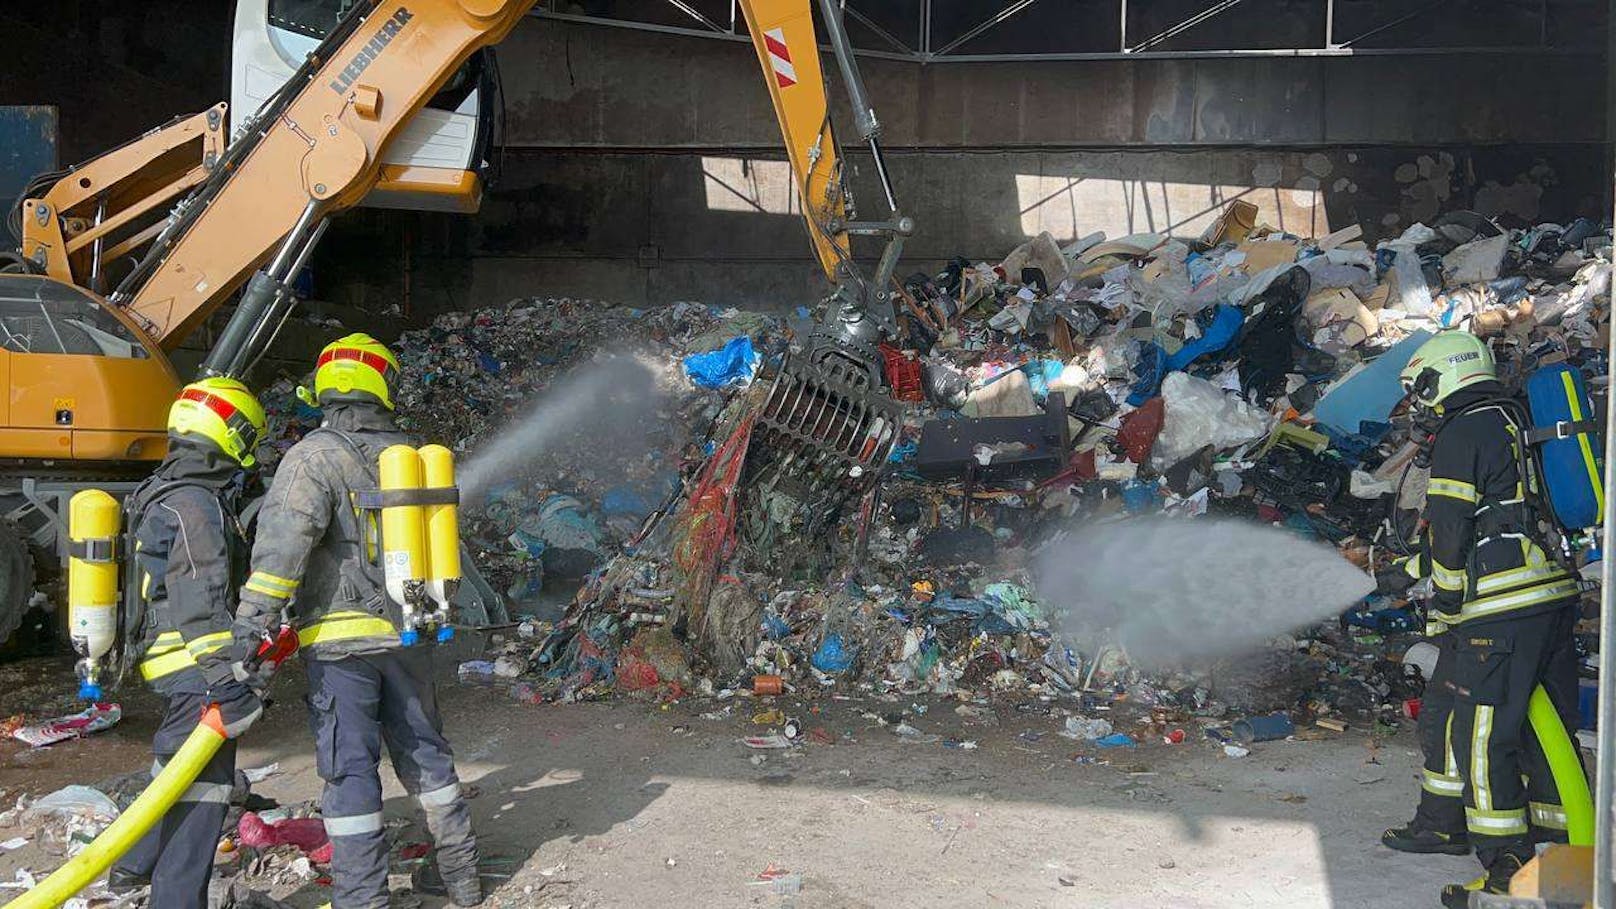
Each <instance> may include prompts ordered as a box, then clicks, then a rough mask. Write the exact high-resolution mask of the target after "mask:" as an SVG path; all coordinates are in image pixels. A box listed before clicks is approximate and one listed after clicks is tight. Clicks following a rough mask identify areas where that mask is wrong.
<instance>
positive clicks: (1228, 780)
mask: <svg viewBox="0 0 1616 909" xmlns="http://www.w3.org/2000/svg"><path fill="white" fill-rule="evenodd" d="M473 647H474V645H473V644H471V643H470V642H467V643H463V644H457V645H456V646H455V647H454V648H453V650H452V651H451V652H449V653H445V654H442V656H443V657H445V659H443V660H441V664H440V670H441V673H442V676H443V681H442V683H441V685H440V695H441V697H442V702H443V708H444V715H445V720H446V725H447V731H448V733H449V736H450V738H451V740H452V741H453V742H454V743H455V746H456V751H457V755H458V763H459V767H460V772H461V775H462V778H463V779H464V780H466V781H467V782H471V783H474V784H475V786H476V787H477V790H478V795H477V797H476V798H475V800H474V801H473V810H474V813H475V816H476V819H477V823H478V825H479V829H480V833H481V837H482V842H483V851H484V855H485V859H486V861H485V870H486V871H488V872H491V873H492V874H493V875H494V876H491V877H489V878H488V881H489V883H490V884H495V883H498V884H499V889H498V891H497V893H496V895H495V896H494V897H492V898H491V899H490V900H489V901H488V903H487V905H490V906H509V907H517V906H522V907H527V906H533V907H563V906H568V907H575V909H581V907H610V906H643V905H667V906H695V905H700V906H709V907H731V906H735V907H742V906H745V907H754V906H756V907H772V906H781V907H785V906H790V907H800V909H810V907H920V906H927V907H931V906H1036V907H1044V906H1050V907H1062V906H1082V907H1141V906H1163V907H1223V906H1241V907H1246V906H1257V907H1280V906H1284V907H1315V906H1317V907H1325V906H1329V907H1340V909H1345V907H1377V909H1380V907H1402V906H1408V907H1415V906H1433V905H1435V904H1436V894H1437V891H1438V890H1439V889H1440V887H1441V885H1442V884H1443V883H1445V882H1448V881H1450V880H1458V879H1461V878H1462V877H1468V876H1470V875H1471V874H1473V873H1474V872H1473V870H1472V869H1473V868H1474V867H1475V865H1474V860H1472V859H1458V858H1449V857H1414V856H1406V855H1399V854H1396V853H1393V852H1390V851H1388V850H1386V849H1385V848H1383V847H1381V846H1380V845H1379V844H1378V842H1377V838H1378V836H1379V833H1380V831H1381V830H1382V829H1383V828H1384V827H1386V826H1388V825H1390V824H1392V823H1397V822H1401V821H1403V820H1406V819H1407V817H1408V816H1409V814H1410V813H1411V811H1412V805H1413V801H1414V798H1415V795H1416V792H1417V788H1418V783H1417V769H1418V760H1417V756H1416V751H1415V748H1416V746H1415V742H1414V739H1413V735H1412V730H1407V731H1404V732H1402V733H1400V734H1399V735H1398V736H1396V737H1395V738H1393V739H1391V740H1388V741H1386V742H1385V743H1383V744H1382V746H1381V747H1378V748H1374V747H1371V744H1370V742H1369V739H1368V738H1367V737H1366V736H1365V735H1362V734H1358V733H1354V732H1348V733H1347V734H1346V735H1344V736H1342V737H1340V738H1339V739H1336V740H1331V741H1290V742H1272V743H1264V744H1259V745H1256V746H1254V749H1253V752H1252V754H1251V755H1250V756H1249V757H1246V758H1243V759H1230V758H1227V757H1225V756H1224V755H1223V753H1222V751H1221V750H1220V749H1219V748H1217V747H1216V746H1214V745H1212V744H1210V743H1204V742H1202V743H1194V744H1187V745H1180V746H1166V745H1162V744H1150V745H1147V746H1144V747H1140V748H1138V749H1131V750H1110V751H1106V750H1099V749H1095V748H1094V747H1093V746H1092V745H1087V744H1080V743H1077V742H1073V741H1070V740H1067V739H1065V738H1062V737H1060V736H1058V735H1056V734H1055V731H1056V730H1057V729H1058V728H1060V720H1059V718H1058V717H1052V716H1046V715H1040V714H1038V713H1036V712H1031V713H1029V712H1024V711H1020V710H1017V709H1015V708H1014V707H1013V706H1010V705H1005V706H1003V707H1001V708H1000V709H999V710H997V711H996V716H993V715H990V716H988V717H984V718H981V719H969V718H965V717H961V716H960V715H958V714H957V713H956V712H955V706H956V705H955V704H954V703H952V702H947V701H932V702H930V709H928V711H927V712H926V714H924V715H922V716H918V717H914V718H913V719H912V722H913V724H914V725H916V726H918V727H920V728H921V729H922V731H924V732H927V733H935V734H939V735H941V736H943V738H944V739H945V740H947V739H949V738H957V739H968V740H974V741H976V742H978V743H979V747H977V748H975V749H972V750H966V749H961V748H949V747H946V746H945V745H944V744H943V743H941V742H931V743H925V744H921V743H909V742H905V741H904V740H901V739H899V738H898V737H896V736H894V735H893V733H892V732H891V731H890V730H888V729H886V728H883V727H881V726H880V725H879V724H878V723H876V722H873V721H871V720H868V719H865V718H864V717H863V715H862V714H863V713H865V712H867V711H871V712H875V713H882V712H887V711H891V710H896V709H901V708H903V707H907V706H908V705H909V704H910V703H911V700H909V699H905V700H903V701H892V702H884V701H882V700H880V699H879V698H876V697H867V698H864V699H862V700H856V701H835V700H824V701H820V702H819V703H820V705H821V709H820V712H819V713H818V714H814V713H812V712H809V711H807V710H802V711H801V715H802V717H803V719H804V725H805V726H806V727H808V728H809V729H813V728H815V727H822V728H823V729H824V730H825V732H827V733H829V737H830V738H832V739H834V740H835V743H834V744H809V745H806V746H804V747H802V748H801V749H798V750H794V751H791V752H780V751H772V752H756V751H751V750H748V749H747V748H746V747H745V746H744V745H742V744H741V743H740V741H739V738H740V737H741V736H743V735H747V734H751V733H755V732H758V731H759V729H758V727H754V726H753V725H752V716H753V713H754V711H756V710H757V709H758V708H759V707H760V705H759V704H757V703H756V702H752V701H749V700H745V699H741V700H738V701H735V702H731V703H733V704H734V706H733V708H732V709H731V711H730V715H729V716H727V717H723V718H717V719H708V718H704V717H703V716H702V714H703V713H711V712H712V711H714V710H715V708H720V707H721V706H722V705H719V704H716V703H715V702H713V701H711V700H702V699H694V700H691V701H687V702H684V703H679V704H674V705H670V706H668V707H660V706H657V705H651V704H645V703H640V702H634V701H619V702H613V703H593V704H576V705H538V706H535V705H529V704H522V703H518V702H516V701H514V700H511V699H509V698H508V697H506V696H505V694H504V693H503V691H502V690H500V689H490V688H481V687H471V686H467V685H462V684H459V683H458V682H456V681H454V680H453V677H452V675H451V673H452V669H453V666H454V663H455V662H457V660H456V658H457V657H467V656H472V655H475V650H474V649H473ZM70 683H71V669H70V661H69V660H67V659H65V658H53V659H48V660H47V659H36V660H29V661H26V662H24V663H20V664H16V663H14V664H10V665H6V666H0V716H3V715H5V714H6V713H8V712H16V711H18V710H21V709H24V707H25V705H29V706H30V710H31V709H32V706H31V705H37V704H39V703H40V702H41V700H42V697H43V696H44V695H45V694H46V693H47V692H48V693H50V694H52V695H53V696H60V693H61V692H67V693H69V694H70V693H71V690H72V689H71V687H70ZM302 687H303V686H302V678H301V673H300V672H297V671H291V672H287V673H284V674H283V676H282V677H281V678H279V679H277V680H276V685H275V690H274V694H275V696H276V697H277V699H278V703H277V705H276V706H275V707H274V708H272V710H271V711H270V713H269V715H268V716H266V718H265V720H264V721H263V722H261V723H260V724H259V725H258V726H257V727H255V728H254V729H253V730H252V732H251V733H250V735H249V737H248V738H247V740H246V741H244V743H243V749H242V755H243V756H242V761H241V765H242V766H244V767H253V766H260V765H264V764H268V763H270V762H273V761H278V762H280V767H281V772H280V773H279V774H278V775H276V776H274V777H272V778H270V779H268V780H267V781H265V782H263V783H261V784H260V785H259V786H257V787H256V790H257V791H258V792H260V793H261V794H263V795H267V796H270V797H273V798H276V799H279V800H281V801H282V802H283V803H292V802H297V801H300V800H305V799H314V798H317V796H318V794H319V789H320V782H319V779H318V778H317V777H316V775H315V772H314V766H313V756H312V750H311V749H312V745H311V739H310V735H309V732H308V728H307V723H306V722H305V716H304V713H303V707H302V704H301V695H302ZM777 700H778V701H779V706H781V707H782V708H783V709H785V710H786V711H787V712H796V711H797V707H796V706H794V704H795V702H794V700H793V699H792V698H790V697H785V698H780V699H777ZM921 703H925V702H921ZM124 704H125V709H126V718H125V720H124V721H123V723H121V724H120V725H119V726H117V727H116V728H114V729H112V730H110V731H108V732H105V733H102V734H100V735H97V736H95V737H93V738H90V739H86V740H82V741H76V742H69V743H64V744H61V745H57V746H55V747H52V748H49V749H41V750H37V751H30V750H27V749H25V748H21V747H20V746H18V745H17V743H14V742H7V743H4V744H0V790H4V794H3V798H4V800H5V801H6V802H8V803H10V802H14V801H15V799H16V797H17V796H18V794H20V793H22V792H28V793H31V794H33V795H36V796H37V795H40V794H43V793H46V792H49V791H51V790H53V789H55V788H57V787H59V786H62V785H65V784H68V783H74V782H78V783H88V782H94V781H97V780H101V779H105V778H107V777H109V776H113V775H116V774H119V773H124V772H130V771H136V770H139V769H141V768H143V767H146V766H148V765H149V761H150V758H149V753H148V751H147V737H148V736H149V734H150V731H151V729H152V723H153V717H154V714H155V707H156V703H155V701H154V699H153V698H152V697H151V696H150V695H148V694H147V693H145V692H144V691H138V690H134V688H133V686H131V689H130V690H128V691H126V692H125V698H124ZM1078 752H1083V753H1087V754H1092V755H1094V756H1096V757H1098V758H1099V759H1101V760H1108V761H1110V764H1109V765H1101V764H1079V763H1076V762H1074V761H1073V760H1072V757H1073V755H1074V754H1076V753H1078ZM760 755H761V756H762V760H761V761H759V760H757V758H758V757H759V756H760ZM1371 757H1373V762H1372V761H1371ZM383 773H384V779H385V780H386V781H387V793H388V801H387V812H388V815H389V818H390V819H391V818H406V817H409V816H410V813H411V809H412V804H411V803H410V802H409V801H408V800H407V799H406V798H405V796H404V793H403V791H402V790H401V789H400V788H399V786H398V785H397V782H396V780H394V779H393V778H392V776H391V772H390V770H384V771H383ZM14 834H15V831H9V832H8V831H4V830H0V839H5V838H8V837H10V836H12V835H14ZM56 861H57V860H55V859H51V858H49V857H47V856H45V855H43V854H42V853H41V852H40V851H38V849H37V848H36V847H35V846H34V845H32V844H31V845H29V846H26V847H23V848H21V849H18V850H15V851H13V852H10V853H0V880H11V879H13V877H14V874H15V872H16V869H17V868H19V867H30V868H32V869H34V870H36V871H41V870H46V869H48V868H49V867H51V866H52V865H54V864H55V862H56ZM771 864H772V865H774V866H775V867H776V868H780V869H786V870H789V871H792V872H798V873H800V874H801V876H802V877H801V890H800V893H797V894H795V895H780V894H776V893H773V892H771V885H769V884H766V883H759V882H758V881H757V878H758V875H759V873H760V872H762V871H763V870H764V869H765V868H767V867H769V866H770V865H771ZM506 875H508V877H506ZM286 889H287V888H278V889H277V890H276V891H275V895H276V896H280V897H283V898H286V899H287V900H288V902H289V903H290V904H292V905H294V906H297V907H300V909H302V907H313V906H316V905H319V904H320V903H321V902H323V901H324V899H326V898H327V893H328V892H327V891H326V890H325V889H324V888H322V887H319V886H317V885H314V884H305V885H303V887H302V889H301V890H298V891H297V892H294V893H291V894H290V895H289V896H288V895H287V894H286V892H285V890H286ZM406 904H408V903H406ZM421 905H423V906H426V907H435V906H437V905H440V904H439V903H437V902H435V901H430V900H429V901H426V902H424V903H422V904H421Z"/></svg>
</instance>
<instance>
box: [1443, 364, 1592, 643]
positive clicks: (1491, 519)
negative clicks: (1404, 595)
mask: <svg viewBox="0 0 1616 909" xmlns="http://www.w3.org/2000/svg"><path fill="white" fill-rule="evenodd" d="M1502 394H1503V389H1502V387H1501V386H1500V385H1498V384H1497V383H1495V382H1485V383H1482V384H1480V385H1474V386H1471V387H1470V388H1464V389H1460V390H1459V391H1457V392H1455V393H1453V394H1452V395H1450V396H1449V397H1448V399H1447V400H1446V401H1444V402H1443V409H1444V411H1445V413H1446V414H1449V415H1450V416H1447V417H1446V419H1445V422H1443V423H1442V424H1441V426H1440V428H1439V429H1438V430H1437V433H1436V438H1435V440H1434V442H1433V443H1432V448H1431V479H1430V483H1429V485H1428V486H1427V488H1426V503H1425V517H1426V520H1427V521H1428V522H1429V524H1428V527H1427V530H1426V545H1425V555H1426V560H1427V562H1428V566H1429V570H1430V573H1431V581H1432V587H1433V593H1432V601H1431V606H1432V608H1433V609H1434V610H1435V611H1436V612H1437V613H1439V614H1440V616H1441V618H1443V619H1444V620H1445V621H1446V622H1448V623H1449V624H1450V625H1457V624H1460V623H1463V622H1470V621H1476V620H1481V619H1491V618H1496V617H1498V616H1502V615H1511V616H1517V615H1525V614H1530V613H1533V612H1543V611H1546V610H1549V609H1553V608H1557V607H1560V606H1563V605H1565V604H1566V603H1567V602H1568V601H1570V600H1572V599H1574V598H1575V597H1576V596H1577V594H1578V584H1577V580H1576V579H1575V578H1574V577H1572V576H1571V575H1570V574H1569V573H1568V572H1567V571H1566V570H1565V569H1564V568H1563V567H1561V566H1560V564H1559V563H1558V562H1557V561H1555V559H1554V558H1553V557H1551V555H1550V554H1549V553H1548V552H1547V551H1546V550H1545V548H1544V546H1543V545H1542V543H1541V535H1540V532H1539V529H1538V527H1537V519H1536V516H1535V515H1534V513H1533V509H1532V508H1531V506H1530V503H1529V502H1528V500H1527V496H1528V493H1529V492H1530V490H1528V488H1527V487H1526V485H1525V484H1526V483H1528V482H1533V478H1532V477H1531V476H1530V475H1529V476H1527V477H1522V476H1521V471H1520V469H1519V466H1518V465H1519V464H1520V448H1519V446H1520V445H1521V444H1522V438H1521V437H1522V433H1523V427H1522V426H1520V425H1517V417H1516V416H1515V414H1514V412H1512V410H1511V409H1509V408H1507V407H1505V406H1503V405H1501V404H1498V403H1496V399H1497V398H1498V397H1499V396H1501V395H1502ZM1529 473H1530V472H1529Z"/></svg>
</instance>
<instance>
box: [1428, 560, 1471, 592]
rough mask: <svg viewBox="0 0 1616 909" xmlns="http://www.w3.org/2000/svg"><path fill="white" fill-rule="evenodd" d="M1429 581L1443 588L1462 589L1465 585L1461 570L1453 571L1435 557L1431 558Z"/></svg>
mask: <svg viewBox="0 0 1616 909" xmlns="http://www.w3.org/2000/svg"><path fill="white" fill-rule="evenodd" d="M1431 583H1433V584H1435V585H1436V586H1438V587H1440V588H1442V589H1443V590H1463V589H1464V586H1465V573H1464V572H1463V571H1462V570H1461V571H1455V570H1454V569H1452V568H1449V567H1448V566H1446V565H1444V564H1442V563H1441V562H1438V561H1437V560H1436V559H1432V560H1431Z"/></svg>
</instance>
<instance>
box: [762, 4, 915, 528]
mask: <svg viewBox="0 0 1616 909" xmlns="http://www.w3.org/2000/svg"><path fill="white" fill-rule="evenodd" d="M739 3H740V7H741V9H742V11H743V12H744V13H745V15H746V23H747V27H748V29H749V30H750V31H751V34H752V45H753V47H754V48H756V50H757V55H758V62H759V63H760V64H761V65H762V67H763V78H764V82H765V84H766V85H767V86H768V90H769V99H770V101H771V102H772V103H773V105H774V114H775V119H776V120H777V121H778V122H779V124H780V132H781V137H782V139H783V140H784V141H785V146H786V155H787V157H788V158H789V159H790V161H791V172H792V174H793V176H794V177H795V179H796V182H797V192H798V194H799V196H800V197H801V200H802V211H803V219H804V221H805V222H806V224H807V227H808V236H809V239H810V240H811V241H812V243H813V247H814V253H815V255H816V256H817V258H818V260H819V263H820V267H821V268H822V269H823V270H824V272H825V277H826V278H827V279H828V280H829V281H830V282H831V284H832V286H833V288H834V289H833V291H832V292H831V294H830V295H829V297H827V299H826V300H825V307H824V313H823V314H822V316H821V318H820V321H819V324H818V326H817V328H816V329H815V331H814V332H813V333H812V334H811V335H810V336H809V337H808V338H806V339H804V340H803V342H802V343H800V344H799V345H797V346H796V347H794V349H793V352H792V355H791V356H790V357H788V358H787V359H786V361H785V362H784V363H782V364H781V367H780V372H779V374H778V375H776V376H775V379H774V382H773V383H772V384H771V385H770V387H769V391H768V395H767V397H766V398H765V399H764V402H763V405H762V406H761V408H760V409H759V411H758V415H757V424H756V425H757V431H758V434H759V436H760V437H761V440H762V442H763V444H762V445H761V446H760V447H759V449H760V455H761V456H760V457H756V458H753V464H754V465H755V466H754V468H753V481H754V485H756V486H757V487H759V488H773V487H777V486H780V485H781V484H786V485H790V486H793V487H795V488H797V490H798V493H799V494H798V498H799V500H801V501H812V502H814V503H815V506H814V508H813V509H812V510H814V511H817V512H819V513H821V514H834V513H835V512H836V511H837V510H838V509H839V508H840V503H841V502H842V501H843V500H844V499H845V497H846V496H847V495H849V494H850V493H852V492H853V491H856V490H858V489H861V488H866V487H867V486H868V484H869V483H870V481H872V480H873V479H874V478H875V477H876V476H877V475H878V474H879V473H880V471H881V469H882V467H883V466H884V465H885V464H886V460H887V455H888V454H889V453H890V452H891V451H892V448H893V446H894V445H895V444H896V443H897V438H898V432H899V429H900V428H901V422H902V413H901V410H900V408H899V406H898V405H897V403H896V402H895V401H893V400H892V398H891V397H889V396H888V395H886V394H885V393H884V392H883V391H882V386H883V384H884V380H883V371H882V354H881V350H880V343H881V341H882V340H883V339H886V338H890V337H893V336H895V335H896V334H897V326H896V324H895V320H894V316H893V306H892V299H893V281H892V274H893V271H894V269H896V268H897V263H898V256H899V255H900V253H901V252H902V250H903V243H904V239H905V238H906V237H908V236H909V234H910V233H912V232H913V229H914V225H913V222H912V221H911V220H910V219H909V218H907V217H905V216H904V215H903V214H902V213H901V212H900V211H899V209H898V203H897V200H896V197H895V196H894V194H893V191H892V183H891V180H890V179H889V177H888V174H887V169H886V160H885V158H884V157H883V155H882V152H881V144H880V134H881V124H880V121H879V120H878V119H877V118H876V116H875V110H874V108H873V107H872V106H871V105H870V101H869V98H868V96H867V95H866V94H865V91H864V79H863V76H862V75H861V74H860V72H859V68H858V61H857V60H856V59H855V58H854V56H853V49H852V45H851V43H850V42H849V41H848V38H847V30H846V28H845V27H844V26H843V24H842V11H841V7H840V6H839V5H838V3H837V0H818V3H819V13H820V19H821V20H822V21H823V23H824V27H825V32H826V38H827V39H828V40H829V43H830V47H831V51H832V53H833V55H834V56H835V58H836V63H837V66H838V68H839V69H840V70H841V77H842V83H843V86H844V87H845V88H846V89H847V93H848V96H849V100H850V101H851V102H852V108H853V116H854V125H855V127H856V128H857V130H858V134H859V139H860V140H861V141H862V142H864V143H865V144H866V146H867V147H868V149H869V152H870V155H871V161H872V164H873V166H874V169H875V172H876V177H877V179H878V180H879V181H880V184H881V191H882V195H883V196H884V201H885V202H886V208H887V219H886V220H884V221H876V222H862V221H856V220H852V218H853V216H854V206H853V204H852V199H851V198H850V196H849V193H848V189H847V181H846V179H845V178H846V174H845V173H844V172H843V171H844V168H845V159H844V158H843V156H842V150H841V147H840V146H839V144H838V143H837V141H836V136H835V132H834V130H833V128H832V126H831V122H830V106H829V100H828V96H827V93H826V80H825V77H824V74H823V73H822V71H821V67H820V54H819V42H818V40H817V36H816V34H815V29H814V24H813V12H812V10H811V8H810V7H809V0H739ZM855 235H871V236H878V237H881V238H883V239H884V240H885V242H886V245H885V248H884V249H883V251H882V254H881V259H880V262H879V264H878V265H877V266H876V270H875V274H874V276H873V277H867V276H866V275H864V274H863V273H862V272H861V271H860V269H859V267H858V265H857V263H855V262H854V260H853V256H852V246H851V241H850V238H851V237H852V236H855Z"/></svg>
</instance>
